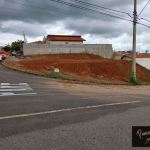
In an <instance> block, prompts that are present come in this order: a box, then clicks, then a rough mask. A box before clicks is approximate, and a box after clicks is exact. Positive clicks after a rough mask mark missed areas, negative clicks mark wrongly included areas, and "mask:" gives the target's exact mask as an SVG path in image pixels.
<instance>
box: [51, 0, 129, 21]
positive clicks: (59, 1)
mask: <svg viewBox="0 0 150 150" xmlns="http://www.w3.org/2000/svg"><path fill="white" fill-rule="evenodd" d="M50 1H54V2H57V3H61V4H65V5H68V6H71V7H75V8H78V9H81V10H86V11H90V12H92V13H97V14H101V15H105V16H109V17H113V18H117V19H122V20H126V21H130V22H132V21H131V20H129V19H126V18H122V17H120V16H115V15H112V14H108V13H104V12H100V11H97V10H93V9H89V8H86V7H83V6H79V5H75V4H72V3H68V2H65V1H61V0H50Z"/></svg>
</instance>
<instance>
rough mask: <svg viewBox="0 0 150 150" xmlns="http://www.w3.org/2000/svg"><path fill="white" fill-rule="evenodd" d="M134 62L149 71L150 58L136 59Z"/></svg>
mask: <svg viewBox="0 0 150 150" xmlns="http://www.w3.org/2000/svg"><path fill="white" fill-rule="evenodd" d="M136 62H137V63H138V64H140V65H141V66H143V67H145V68H147V69H150V58H136Z"/></svg>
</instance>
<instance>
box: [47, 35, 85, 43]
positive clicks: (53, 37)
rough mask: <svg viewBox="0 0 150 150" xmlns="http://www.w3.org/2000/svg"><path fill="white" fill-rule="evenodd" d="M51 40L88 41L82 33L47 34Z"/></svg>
mask: <svg viewBox="0 0 150 150" xmlns="http://www.w3.org/2000/svg"><path fill="white" fill-rule="evenodd" d="M47 39H48V40H49V41H81V42H83V41H86V40H85V39H83V38H82V37H81V36H80V35H47Z"/></svg>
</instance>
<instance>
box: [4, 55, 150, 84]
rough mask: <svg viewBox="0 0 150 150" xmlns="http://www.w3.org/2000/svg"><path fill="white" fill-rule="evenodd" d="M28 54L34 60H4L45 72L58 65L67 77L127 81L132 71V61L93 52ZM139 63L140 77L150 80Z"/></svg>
mask: <svg viewBox="0 0 150 150" xmlns="http://www.w3.org/2000/svg"><path fill="white" fill-rule="evenodd" d="M28 58H30V59H31V60H30V59H27V60H23V59H20V61H13V62H12V61H8V62H7V61H6V62H5V64H6V65H9V66H10V67H12V68H17V69H23V70H25V71H32V72H35V73H41V74H43V75H44V74H48V73H50V72H51V71H53V70H54V68H59V70H60V73H61V74H62V75H65V76H66V77H67V78H70V79H77V80H84V81H92V82H99V83H128V82H129V78H130V76H131V72H132V71H131V67H132V62H131V61H127V60H113V59H105V58H102V57H100V56H96V55H91V54H51V55H34V56H28ZM136 67H137V79H138V80H139V81H141V82H144V83H150V71H149V70H148V69H146V68H144V67H142V66H140V65H138V64H137V65H136Z"/></svg>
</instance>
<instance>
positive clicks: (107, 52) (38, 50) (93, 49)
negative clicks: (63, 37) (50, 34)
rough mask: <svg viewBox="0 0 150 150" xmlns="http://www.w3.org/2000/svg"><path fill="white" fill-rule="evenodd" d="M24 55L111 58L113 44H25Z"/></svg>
mask: <svg viewBox="0 0 150 150" xmlns="http://www.w3.org/2000/svg"><path fill="white" fill-rule="evenodd" d="M23 52H24V55H36V54H60V53H89V54H95V55H99V56H102V57H104V58H111V57H112V54H113V50H112V45H111V44H85V45H84V44H78V45H76V44H72V45H70V44H63V45H56V44H24V45H23Z"/></svg>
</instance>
